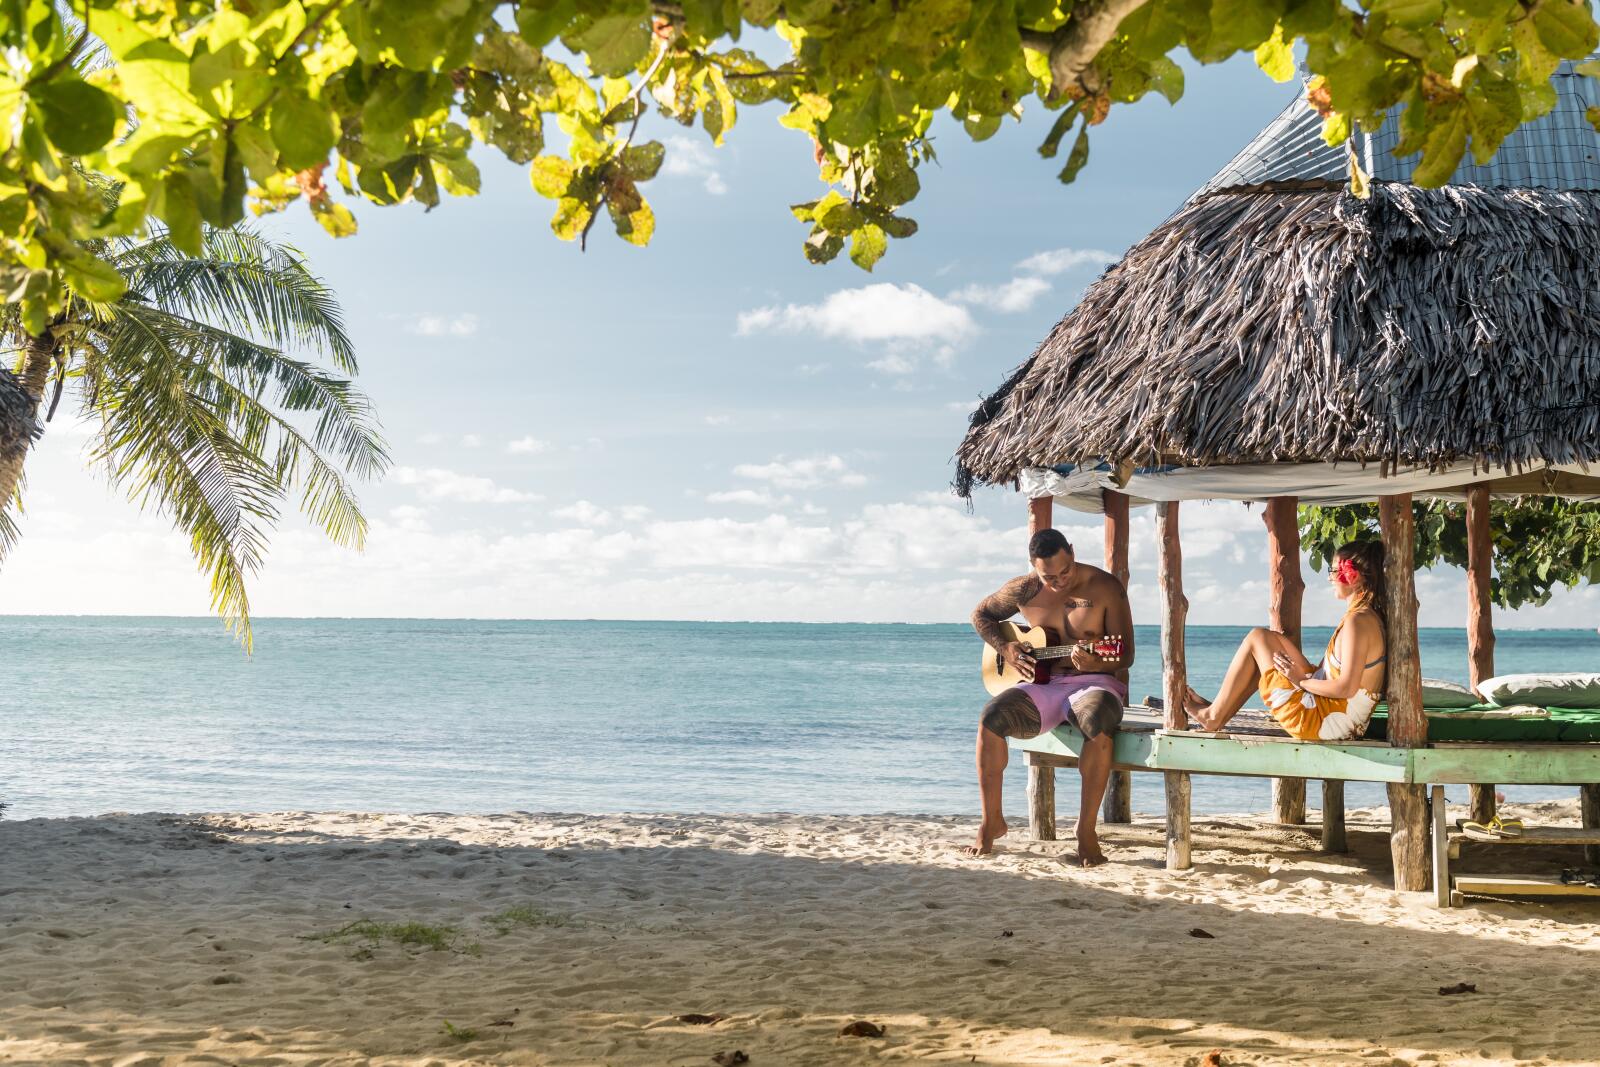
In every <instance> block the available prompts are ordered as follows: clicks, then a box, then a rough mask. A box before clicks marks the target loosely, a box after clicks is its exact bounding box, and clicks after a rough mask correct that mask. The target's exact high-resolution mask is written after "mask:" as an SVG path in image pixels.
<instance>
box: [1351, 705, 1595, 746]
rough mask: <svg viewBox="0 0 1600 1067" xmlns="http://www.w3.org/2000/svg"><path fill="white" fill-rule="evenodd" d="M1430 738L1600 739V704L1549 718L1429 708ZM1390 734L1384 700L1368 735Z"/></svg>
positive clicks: (1556, 711)
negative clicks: (1492, 716)
mask: <svg viewBox="0 0 1600 1067" xmlns="http://www.w3.org/2000/svg"><path fill="white" fill-rule="evenodd" d="M1427 710H1428V740H1429V741H1600V708H1550V709H1548V710H1549V712H1550V717H1549V718H1547V719H1546V718H1531V717H1530V718H1516V719H1510V718H1495V719H1480V718H1474V717H1473V715H1472V713H1473V712H1482V711H1490V710H1493V708H1492V707H1491V706H1490V705H1482V706H1480V707H1476V708H1429V709H1427ZM1388 736H1389V716H1388V709H1387V707H1385V706H1384V705H1382V704H1379V705H1378V710H1377V711H1375V712H1374V713H1373V715H1372V723H1371V725H1370V726H1368V727H1367V739H1368V740H1377V741H1381V740H1384V739H1386V738H1387V737H1388Z"/></svg>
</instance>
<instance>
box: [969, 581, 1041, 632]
mask: <svg viewBox="0 0 1600 1067" xmlns="http://www.w3.org/2000/svg"><path fill="white" fill-rule="evenodd" d="M1043 587H1044V583H1043V582H1041V581H1040V580H1039V576H1038V575H1035V574H1025V575H1023V576H1022V577H1021V578H1013V579H1011V580H1010V581H1009V582H1007V583H1006V584H1005V585H1003V586H1001V587H1000V591H999V592H997V593H995V594H994V595H993V596H989V597H986V598H984V600H983V601H982V602H981V603H980V604H979V605H978V606H977V607H976V608H974V609H973V612H972V628H973V629H974V630H976V631H978V636H979V637H981V638H983V643H984V644H986V645H988V646H989V647H990V648H993V649H997V650H998V649H999V648H1000V646H1001V645H1003V644H1005V639H1004V638H1003V637H1001V636H1000V624H1001V623H1002V622H1005V621H1006V620H1007V619H1009V618H1011V616H1013V615H1015V614H1016V613H1017V609H1018V608H1020V607H1022V605H1024V604H1026V603H1027V602H1028V601H1030V600H1032V599H1033V598H1034V597H1036V596H1038V595H1039V590H1040V589H1042V588H1043Z"/></svg>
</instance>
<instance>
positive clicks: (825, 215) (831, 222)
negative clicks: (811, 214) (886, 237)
mask: <svg viewBox="0 0 1600 1067" xmlns="http://www.w3.org/2000/svg"><path fill="white" fill-rule="evenodd" d="M817 214H818V218H817V221H818V222H820V223H822V225H823V227H824V228H825V229H827V230H828V231H829V232H831V233H841V234H843V233H852V232H854V231H855V230H857V229H859V228H860V227H861V225H862V218H861V212H860V211H858V210H857V209H856V206H855V205H854V204H852V203H850V201H848V200H843V199H841V200H840V201H839V202H838V203H837V204H832V205H830V206H829V207H827V208H826V209H825V210H819V211H818V213H817Z"/></svg>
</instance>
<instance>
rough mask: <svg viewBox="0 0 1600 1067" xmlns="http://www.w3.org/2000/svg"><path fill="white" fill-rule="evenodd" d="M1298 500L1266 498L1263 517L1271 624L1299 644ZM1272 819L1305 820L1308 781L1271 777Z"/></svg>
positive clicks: (1292, 822)
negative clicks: (1269, 572)
mask: <svg viewBox="0 0 1600 1067" xmlns="http://www.w3.org/2000/svg"><path fill="white" fill-rule="evenodd" d="M1298 504H1299V500H1298V498H1296V497H1292V496H1275V497H1273V498H1272V499H1270V500H1268V501H1267V507H1266V510H1265V511H1263V512H1262V514H1261V519H1262V521H1263V522H1265V523H1266V524H1267V565H1268V566H1269V567H1270V568H1271V573H1272V601H1271V605H1270V607H1269V609H1268V619H1269V624H1270V625H1271V627H1272V628H1273V629H1274V630H1277V631H1278V632H1279V633H1281V634H1283V635H1284V636H1285V637H1287V638H1288V639H1289V640H1291V641H1293V642H1294V643H1295V644H1296V645H1298V644H1300V606H1301V604H1302V602H1303V601H1304V600H1305V592H1306V582H1305V578H1304V577H1302V576H1301V573H1300V520H1299V517H1298V515H1297V514H1296V505H1298ZM1272 821H1273V822H1277V823H1286V824H1289V825H1294V826H1298V825H1299V824H1301V823H1303V822H1305V821H1306V780H1305V779H1304V778H1274V779H1273V780H1272Z"/></svg>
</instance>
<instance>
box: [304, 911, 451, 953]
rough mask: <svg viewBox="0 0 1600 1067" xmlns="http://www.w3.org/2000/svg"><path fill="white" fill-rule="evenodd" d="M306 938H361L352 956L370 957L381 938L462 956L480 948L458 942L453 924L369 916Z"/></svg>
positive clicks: (340, 940) (346, 940) (345, 940)
mask: <svg viewBox="0 0 1600 1067" xmlns="http://www.w3.org/2000/svg"><path fill="white" fill-rule="evenodd" d="M306 940H309V941H323V942H326V943H328V944H330V945H333V944H349V943H350V942H352V941H360V942H364V943H365V944H364V945H363V947H362V948H360V949H358V950H357V951H356V952H355V954H354V955H353V956H352V957H351V958H352V959H371V958H372V955H373V949H375V948H377V947H378V946H379V945H381V944H383V943H384V942H390V943H392V944H396V945H400V946H402V947H403V948H408V949H411V948H416V949H423V948H425V949H430V950H432V951H434V952H458V953H461V954H462V955H466V956H477V955H479V954H481V952H482V949H481V948H480V947H479V946H478V943H477V942H475V941H472V942H466V943H462V941H461V931H460V929H459V928H457V927H454V926H444V925H439V926H430V925H428V924H427V923H418V922H406V923H381V922H376V921H374V920H372V919H357V920H356V921H355V922H353V923H347V924H346V925H344V926H341V927H339V929H337V930H330V931H328V932H326V933H321V934H311V935H309V936H308V937H307V938H306Z"/></svg>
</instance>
